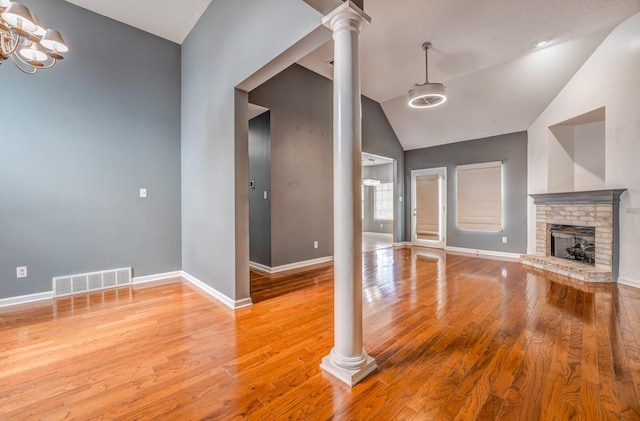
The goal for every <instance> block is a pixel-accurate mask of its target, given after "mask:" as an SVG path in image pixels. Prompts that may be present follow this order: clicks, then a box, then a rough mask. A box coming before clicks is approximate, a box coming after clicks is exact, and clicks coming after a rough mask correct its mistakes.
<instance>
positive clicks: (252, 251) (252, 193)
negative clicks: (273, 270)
mask: <svg viewBox="0 0 640 421" xmlns="http://www.w3.org/2000/svg"><path fill="white" fill-rule="evenodd" d="M270 137H271V113H270V112H269V111H267V112H265V113H263V114H260V115H259V116H257V117H255V118H252V119H251V120H249V180H251V181H253V183H254V186H253V187H252V188H249V260H250V261H252V262H254V263H260V264H262V265H266V266H271V158H270V150H271V147H270V145H271V140H270ZM264 192H267V198H266V199H265V198H264Z"/></svg>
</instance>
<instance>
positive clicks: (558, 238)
mask: <svg viewBox="0 0 640 421" xmlns="http://www.w3.org/2000/svg"><path fill="white" fill-rule="evenodd" d="M549 233H550V235H549V238H550V241H551V256H554V257H559V258H562V259H567V260H573V261H576V262H580V263H585V264H588V265H591V266H595V264H596V261H595V257H596V246H595V235H596V229H595V228H594V227H582V226H577V225H555V224H553V225H549Z"/></svg>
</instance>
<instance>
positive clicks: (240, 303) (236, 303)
mask: <svg viewBox="0 0 640 421" xmlns="http://www.w3.org/2000/svg"><path fill="white" fill-rule="evenodd" d="M182 277H183V278H184V279H186V280H187V281H189V282H191V283H192V284H193V285H195V286H196V287H198V288H199V289H201V290H203V291H204V292H206V293H207V294H209V295H211V296H212V297H213V298H215V299H216V300H218V301H220V302H221V303H223V304H225V305H226V306H228V307H230V308H231V309H233V310H237V309H240V308H243V307H249V306H250V305H252V304H253V303H252V302H251V297H249V298H243V299H242V300H234V299H232V298H229V297H227V296H226V295H225V294H223V293H221V292H220V291H218V290H217V289H215V288H213V287H212V286H210V285H207V284H205V283H204V282H202V281H201V280H200V279H198V278H196V277H195V276H193V275H191V274H189V273H187V272H185V271H182Z"/></svg>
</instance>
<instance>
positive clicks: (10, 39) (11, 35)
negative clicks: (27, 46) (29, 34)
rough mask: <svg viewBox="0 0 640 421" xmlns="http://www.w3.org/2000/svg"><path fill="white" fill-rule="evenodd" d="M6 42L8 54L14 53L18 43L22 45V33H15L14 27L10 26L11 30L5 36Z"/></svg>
mask: <svg viewBox="0 0 640 421" xmlns="http://www.w3.org/2000/svg"><path fill="white" fill-rule="evenodd" d="M5 42H6V43H7V50H6V51H5V52H6V53H7V54H13V53H14V52H15V51H16V49H17V48H18V45H20V35H18V34H17V33H15V31H14V30H13V28H9V32H8V33H7V36H5Z"/></svg>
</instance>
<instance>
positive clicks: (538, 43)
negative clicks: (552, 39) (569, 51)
mask: <svg viewBox="0 0 640 421" xmlns="http://www.w3.org/2000/svg"><path fill="white" fill-rule="evenodd" d="M548 42H549V39H548V38H542V39H539V40H537V41H535V42H534V43H533V46H534V47H536V48H540V47H544V46H545V45H547V43H548Z"/></svg>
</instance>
